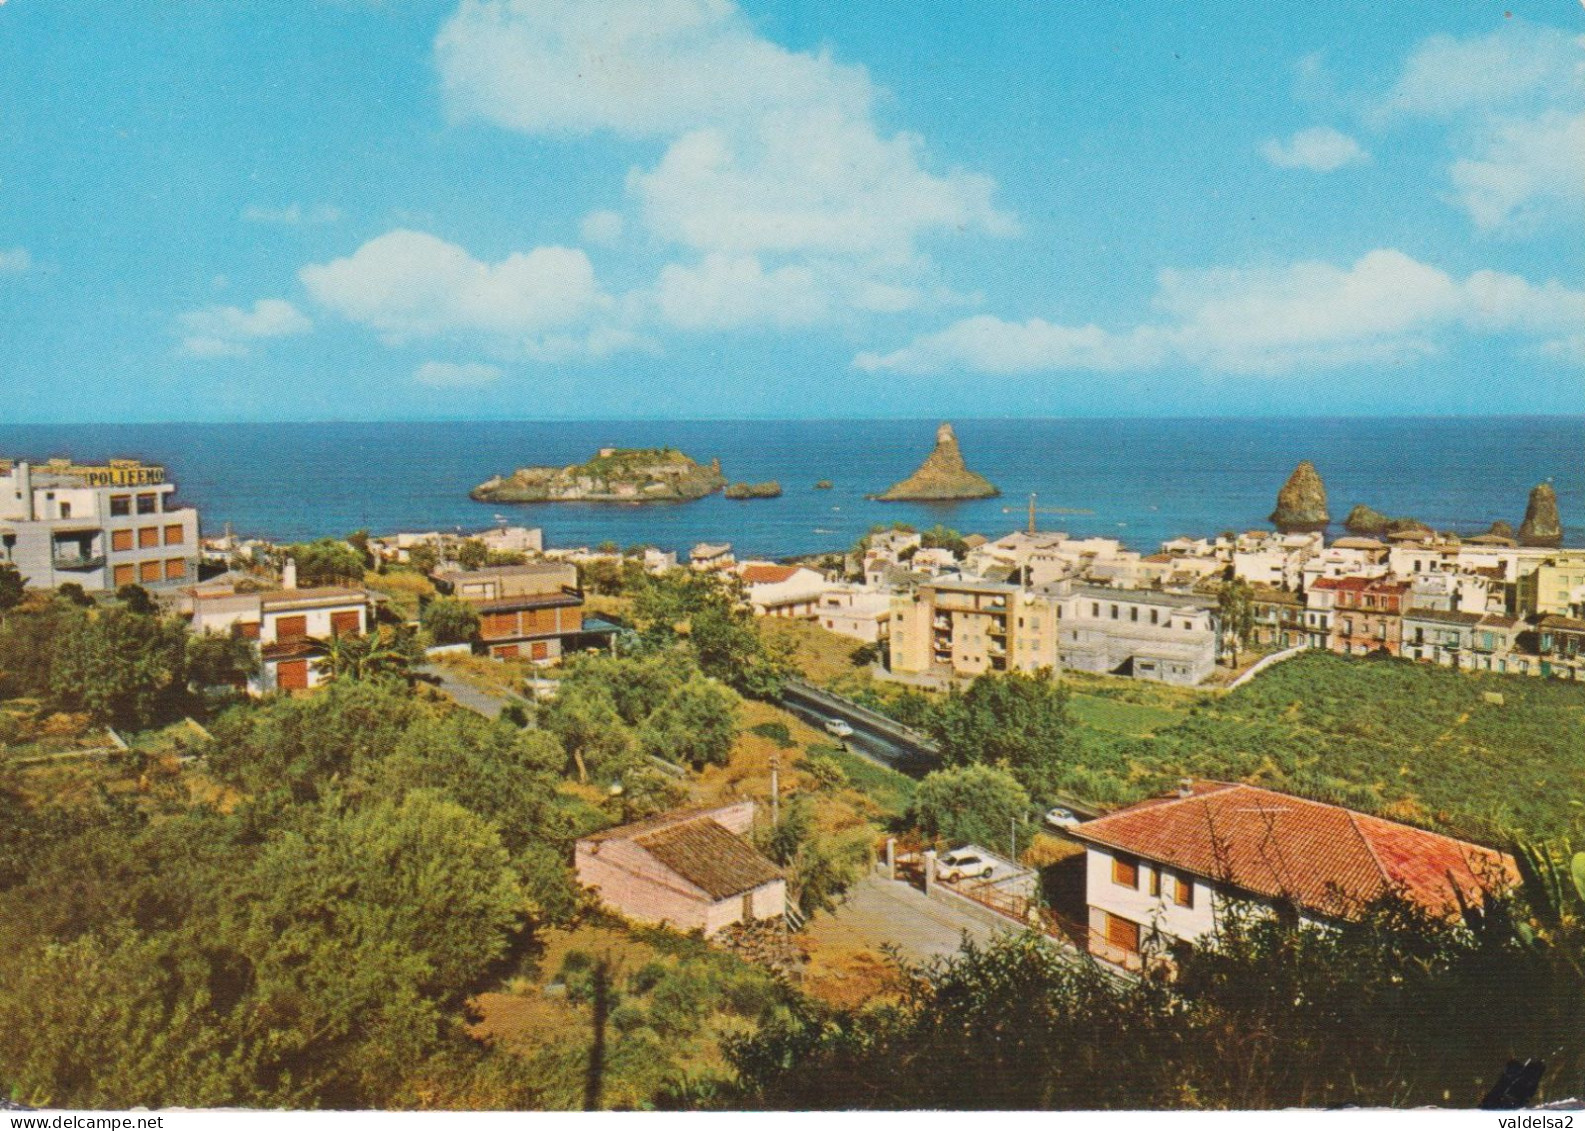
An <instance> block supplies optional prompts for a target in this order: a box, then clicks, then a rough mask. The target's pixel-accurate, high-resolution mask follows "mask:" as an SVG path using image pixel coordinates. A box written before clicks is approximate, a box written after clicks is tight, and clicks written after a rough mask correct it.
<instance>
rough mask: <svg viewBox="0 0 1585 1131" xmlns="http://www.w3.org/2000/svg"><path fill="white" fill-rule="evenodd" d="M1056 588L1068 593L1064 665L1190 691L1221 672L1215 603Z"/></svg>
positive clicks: (1062, 642)
mask: <svg viewBox="0 0 1585 1131" xmlns="http://www.w3.org/2000/svg"><path fill="white" fill-rule="evenodd" d="M1054 588H1057V589H1059V591H1060V590H1065V592H1064V593H1063V599H1062V601H1061V604H1060V608H1061V612H1060V616H1061V618H1062V623H1061V626H1060V631H1061V638H1060V641H1059V644H1058V650H1059V653H1060V656H1061V660H1062V666H1063V667H1066V668H1073V669H1076V670H1078V671H1088V672H1105V673H1109V674H1112V675H1126V676H1132V677H1134V678H1135V679H1148V680H1157V681H1160V682H1162V683H1172V684H1178V685H1180V686H1185V687H1190V686H1193V685H1195V684H1198V683H1201V682H1203V681H1204V680H1205V679H1206V678H1207V677H1208V676H1210V674H1211V673H1212V672H1213V671H1215V670H1216V661H1217V659H1218V658H1219V657H1220V656H1221V629H1220V620H1219V617H1218V615H1217V611H1216V604H1215V602H1214V601H1210V600H1207V599H1206V598H1203V597H1194V596H1188V595H1185V594H1178V593H1158V592H1155V591H1153V590H1148V589H1107V588H1102V587H1100V586H1092V585H1073V586H1062V587H1054Z"/></svg>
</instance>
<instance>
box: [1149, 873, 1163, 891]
mask: <svg viewBox="0 0 1585 1131" xmlns="http://www.w3.org/2000/svg"><path fill="white" fill-rule="evenodd" d="M1150 894H1151V895H1160V894H1161V869H1160V868H1152V869H1150Z"/></svg>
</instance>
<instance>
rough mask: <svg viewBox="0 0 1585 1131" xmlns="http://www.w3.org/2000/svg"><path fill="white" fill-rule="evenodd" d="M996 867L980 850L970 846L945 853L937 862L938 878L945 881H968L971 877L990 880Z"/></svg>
mask: <svg viewBox="0 0 1585 1131" xmlns="http://www.w3.org/2000/svg"><path fill="white" fill-rule="evenodd" d="M995 871H996V866H995V865H993V864H992V863H991V862H990V861H989V860H987V859H986V858H985V857H983V856H981V855H980V851H979V849H977V848H975V847H974V846H973V845H970V846H969V847H968V848H958V849H954V850H953V851H951V852H947V853H944V854H943V855H942V856H941V857H940V859H938V860H937V861H936V876H937V877H938V878H940V879H943V880H966V879H970V878H971V877H977V878H979V879H983V880H988V879H990V878H991V875H992V873H994V872H995Z"/></svg>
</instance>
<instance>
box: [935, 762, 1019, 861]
mask: <svg viewBox="0 0 1585 1131" xmlns="http://www.w3.org/2000/svg"><path fill="white" fill-rule="evenodd" d="M1031 808H1032V806H1031V804H1030V801H1029V794H1028V793H1027V792H1026V791H1025V790H1024V787H1023V786H1022V785H1020V784H1019V783H1018V779H1017V778H1015V777H1013V776H1012V775H1011V774H1009V773H1007V772H1006V771H1005V770H1000V769H997V768H996V767H994V766H985V765H974V766H953V767H950V768H948V769H945V770H936V771H935V772H934V773H929V774H926V775H925V776H924V779H923V780H922V781H921V782H920V783H919V788H918V790H917V791H916V792H915V794H914V812H913V818H914V822H915V824H917V825H918V827H919V831H920V832H922V833H924V834H925V835H926V836H928V837H931V838H934V839H938V840H944V841H947V842H949V843H951V844H952V845H954V846H957V845H962V844H980V845H984V846H985V847H987V848H993V849H996V850H998V851H1001V852H1008V851H1011V849H1012V843H1011V840H1012V836H1013V833H1012V831H1011V830H1012V829H1013V828H1015V827H1016V826H1018V825H1022V824H1023V822H1024V821H1026V820H1027V819H1028V817H1029V813H1030V809H1031Z"/></svg>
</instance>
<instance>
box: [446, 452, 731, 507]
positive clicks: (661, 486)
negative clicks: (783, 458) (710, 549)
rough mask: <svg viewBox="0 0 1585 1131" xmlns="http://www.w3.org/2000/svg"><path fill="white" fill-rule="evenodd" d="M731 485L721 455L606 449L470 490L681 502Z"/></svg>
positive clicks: (565, 499) (475, 494) (509, 498)
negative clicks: (698, 458) (706, 457)
mask: <svg viewBox="0 0 1585 1131" xmlns="http://www.w3.org/2000/svg"><path fill="white" fill-rule="evenodd" d="M725 486H726V476H724V475H722V474H721V461H720V460H718V459H716V460H711V461H710V462H709V464H701V463H696V462H694V460H692V459H691V458H689V457H688V456H686V455H684V454H683V453H682V452H679V451H677V450H676V449H675V448H601V449H600V453H599V454H598V455H596V456H595V457H594V458H593V459H591V460H589V461H588V462H587V463H579V464H572V465H571V466H569V467H520V468H518V469H517V470H516V471H514V472H513V473H512V474H511V475H505V476H503V475H497V476H494V477H493V478H491V479H488V480H486V481H485V482H483V483H481V484H479V485H478V486H477V487H475V488H474V489H473V490H472V491H470V492H468V495H469V497H470V498H472V499H475V500H477V501H479V502H481V503H678V502H686V501H688V500H691V499H701V498H703V497H704V496H706V495H711V494H714V493H715V492H717V491H719V490H721V488H723V487H725Z"/></svg>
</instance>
